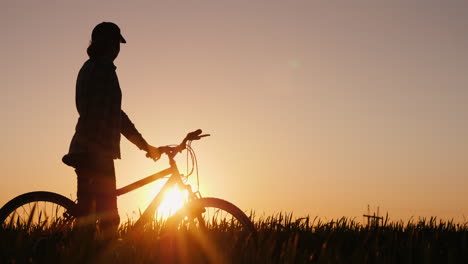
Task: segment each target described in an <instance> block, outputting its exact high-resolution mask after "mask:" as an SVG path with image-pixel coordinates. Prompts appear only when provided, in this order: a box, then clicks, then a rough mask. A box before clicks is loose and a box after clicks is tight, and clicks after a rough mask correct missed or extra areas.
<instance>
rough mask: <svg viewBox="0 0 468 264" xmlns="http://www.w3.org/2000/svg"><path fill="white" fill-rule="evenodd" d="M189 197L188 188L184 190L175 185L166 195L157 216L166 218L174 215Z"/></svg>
mask: <svg viewBox="0 0 468 264" xmlns="http://www.w3.org/2000/svg"><path fill="white" fill-rule="evenodd" d="M187 198H188V192H187V190H183V191H182V190H180V189H179V188H177V187H174V188H173V189H171V190H169V191H167V192H166V194H165V195H164V200H163V201H162V203H161V205H160V206H159V208H158V211H157V217H161V218H163V219H166V218H168V217H169V216H171V215H173V214H174V213H175V212H177V210H179V209H180V208H181V207H182V206H183V205H184V204H185V202H186V201H187Z"/></svg>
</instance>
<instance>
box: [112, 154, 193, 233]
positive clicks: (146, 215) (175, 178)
mask: <svg viewBox="0 0 468 264" xmlns="http://www.w3.org/2000/svg"><path fill="white" fill-rule="evenodd" d="M176 154H177V153H172V154H168V155H167V156H168V158H169V164H170V167H169V168H167V169H165V170H162V171H160V172H157V173H155V174H152V175H150V176H148V177H146V178H143V179H141V180H139V181H136V182H134V183H131V184H129V185H127V186H124V187H122V188H119V189H117V190H116V195H117V196H120V195H123V194H126V193H128V192H131V191H133V190H135V189H138V188H140V187H142V186H145V185H147V184H149V183H151V182H154V181H157V180H159V179H162V178H164V177H166V176H168V175H171V174H172V175H171V176H170V177H169V179H168V180H167V182H166V183H165V184H164V185H163V187H162V188H161V190H160V191H159V192H158V194H157V195H156V196H155V197H154V199H153V200H152V201H151V203H150V204H149V205H148V207H147V208H146V209H145V211H144V212H143V214H142V215H141V217H140V218H139V219H138V220H137V221H136V223H135V227H137V228H138V227H141V226H142V225H144V224H145V223H146V222H147V221H148V220H151V218H152V216H153V215H154V213H155V211H156V209H157V208H158V207H159V205H160V204H161V202H162V200H163V198H164V194H165V193H166V192H167V191H168V190H170V189H171V188H172V187H173V186H174V185H176V186H178V187H180V188H183V189H186V190H187V191H188V192H189V200H191V199H196V198H199V197H197V195H196V193H194V192H193V191H192V188H191V187H190V185H188V184H185V183H184V182H183V181H182V179H181V174H180V173H179V169H178V167H177V164H176V162H175V160H174V157H175V156H176Z"/></svg>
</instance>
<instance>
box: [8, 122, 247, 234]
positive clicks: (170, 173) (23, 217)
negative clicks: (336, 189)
mask: <svg viewBox="0 0 468 264" xmlns="http://www.w3.org/2000/svg"><path fill="white" fill-rule="evenodd" d="M207 136H209V134H202V130H200V129H199V130H196V131H194V132H191V133H188V134H187V136H186V137H185V138H184V140H183V141H182V143H180V144H179V145H169V146H163V147H160V150H161V152H162V153H163V154H166V155H167V157H168V159H169V164H170V167H169V168H167V169H164V170H162V171H160V172H157V173H154V174H152V175H150V176H148V177H145V178H143V179H141V180H138V181H136V182H134V183H131V184H129V185H126V186H124V187H122V188H119V189H117V190H116V195H117V196H120V195H123V194H126V193H128V192H131V191H133V190H136V189H138V188H140V187H142V186H144V185H147V184H149V183H151V182H154V181H157V180H160V179H163V178H168V180H167V181H166V183H165V184H164V185H163V187H162V188H161V190H160V191H159V193H158V194H157V195H156V196H155V197H154V199H153V200H152V201H151V203H150V204H149V205H148V207H147V208H146V209H145V210H144V212H143V213H142V214H141V215H140V218H139V219H138V220H137V221H136V222H135V224H134V227H135V228H140V227H142V226H144V225H145V224H147V223H150V222H151V221H152V220H153V219H154V216H155V213H156V210H157V209H158V207H159V206H160V205H161V202H162V201H163V198H164V195H165V194H166V193H167V192H168V191H169V190H171V189H172V188H174V187H175V188H179V189H180V190H184V191H186V193H187V201H186V202H185V204H184V205H183V207H182V208H181V209H179V210H178V211H177V212H176V213H175V214H173V215H172V216H170V217H169V218H168V219H167V221H166V222H167V223H168V226H169V227H171V228H176V229H182V228H192V229H197V230H198V229H200V230H206V229H207V228H209V227H210V226H216V225H222V224H225V223H229V224H230V225H234V226H236V227H237V228H239V230H241V231H242V232H247V233H254V232H255V227H254V225H253V223H252V221H251V220H250V219H249V217H247V215H246V214H245V213H244V212H243V211H242V210H241V209H239V208H238V207H237V206H235V205H234V204H232V203H230V202H228V201H226V200H223V199H219V198H213V197H202V196H201V194H200V192H199V191H195V192H194V191H193V190H192V187H191V185H190V184H187V183H185V182H184V179H187V177H188V176H190V175H191V174H192V173H193V171H194V169H195V168H197V161H196V156H195V153H194V151H193V149H192V147H191V143H192V141H195V140H200V139H201V138H203V137H207ZM183 150H187V155H189V154H190V157H191V160H192V167H191V171H190V172H188V173H187V175H183V174H181V173H180V172H179V169H178V167H177V164H176V161H175V157H176V156H177V154H178V153H181V152H182V151H183ZM187 158H188V157H187ZM187 161H188V160H187ZM197 182H198V184H199V181H198V173H197ZM48 204H50V205H48ZM47 207H49V210H48V209H47ZM211 210H213V211H214V213H213V215H211ZM77 212H78V204H77V203H76V202H74V201H72V200H70V199H68V198H66V197H65V196H62V195H60V194H57V193H53V192H46V191H35V192H29V193H25V194H22V195H19V196H17V197H15V198H13V199H12V200H10V201H9V202H7V203H6V204H5V205H4V206H3V207H2V208H1V209H0V225H4V226H7V227H13V228H14V227H18V228H25V227H26V228H36V227H49V226H54V225H57V223H59V224H62V225H70V226H71V225H73V223H74V222H75V221H74V220H75V219H76V218H77Z"/></svg>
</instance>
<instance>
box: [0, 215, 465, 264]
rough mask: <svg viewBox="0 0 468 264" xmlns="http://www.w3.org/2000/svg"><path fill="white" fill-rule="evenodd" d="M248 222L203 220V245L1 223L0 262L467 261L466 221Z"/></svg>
mask: <svg viewBox="0 0 468 264" xmlns="http://www.w3.org/2000/svg"><path fill="white" fill-rule="evenodd" d="M254 223H255V227H256V229H257V233H256V234H255V235H252V234H250V235H246V234H244V233H243V232H242V231H241V230H239V228H238V227H236V226H232V225H230V224H229V223H228V222H226V223H223V224H217V225H215V226H210V228H209V230H208V233H207V234H205V238H206V240H204V242H203V243H200V240H199V239H197V236H194V235H193V234H192V233H191V232H190V231H187V230H184V231H179V232H177V233H176V234H174V233H172V234H167V233H165V232H164V223H163V222H161V221H153V223H152V224H151V225H149V226H146V227H145V228H144V229H143V230H139V231H134V230H133V229H132V226H133V224H132V223H131V222H127V223H125V224H123V225H121V227H120V229H119V238H118V239H113V240H110V241H108V240H104V239H102V238H100V236H99V234H91V233H87V232H85V231H83V230H77V229H75V228H67V229H62V228H59V227H60V225H56V226H51V227H47V228H31V227H30V226H23V227H19V228H11V227H9V226H8V225H5V226H2V227H1V228H0V250H1V254H0V257H1V258H0V263H113V264H117V263H166V262H168V261H169V260H170V261H173V262H176V263H177V262H180V263H205V262H210V261H215V262H226V263H468V223H465V224H456V223H453V222H451V221H441V220H437V219H436V218H430V219H420V220H418V221H416V220H414V221H409V222H402V221H399V222H389V221H384V222H383V223H382V224H381V225H380V226H376V225H373V226H366V225H362V224H360V223H357V222H356V221H354V220H352V219H348V218H341V219H338V220H335V221H329V222H324V221H322V220H320V219H319V218H310V217H304V218H293V217H292V215H291V214H277V215H274V216H269V217H260V218H257V219H255V221H254ZM207 245H208V246H207ZM213 250H215V252H212V251H213ZM206 252H208V253H206ZM210 252H211V253H210ZM210 254H211V256H207V255H210Z"/></svg>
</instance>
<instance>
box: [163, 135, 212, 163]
mask: <svg viewBox="0 0 468 264" xmlns="http://www.w3.org/2000/svg"><path fill="white" fill-rule="evenodd" d="M208 136H210V134H202V130H201V129H197V130H195V131H193V132H190V133H188V134H187V136H186V137H185V138H184V140H182V143H180V144H179V145H177V146H175V147H172V146H161V147H158V149H159V151H161V153H165V154H167V155H168V156H172V157H174V156H175V155H176V154H177V153H179V152H182V151H183V150H184V149H186V148H187V141H193V140H200V139H201V138H204V137H208Z"/></svg>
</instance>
